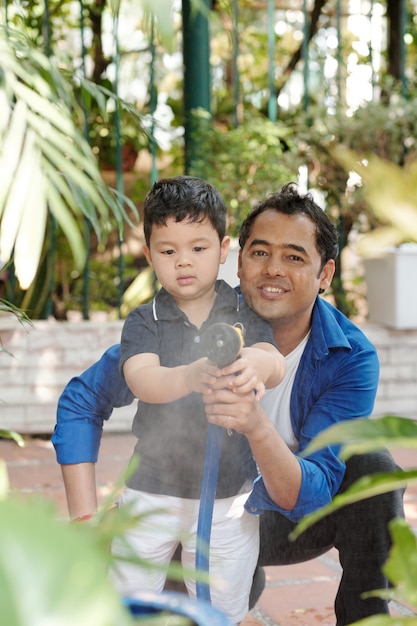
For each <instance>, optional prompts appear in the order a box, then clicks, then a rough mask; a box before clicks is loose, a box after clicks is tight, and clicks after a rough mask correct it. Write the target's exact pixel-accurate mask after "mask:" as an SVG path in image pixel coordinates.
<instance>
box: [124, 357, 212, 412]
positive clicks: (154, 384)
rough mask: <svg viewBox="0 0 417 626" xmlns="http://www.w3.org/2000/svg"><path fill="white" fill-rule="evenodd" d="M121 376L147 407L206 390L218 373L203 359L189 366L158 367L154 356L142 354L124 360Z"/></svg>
mask: <svg viewBox="0 0 417 626" xmlns="http://www.w3.org/2000/svg"><path fill="white" fill-rule="evenodd" d="M123 374H124V377H125V380H126V382H127V384H128V386H129V387H130V389H131V391H132V392H133V393H134V395H135V396H136V397H137V398H139V400H142V402H148V403H150V404H165V403H167V402H173V401H174V400H178V399H179V398H183V397H184V396H187V395H188V394H190V393H192V392H193V391H197V392H200V393H202V392H203V391H206V390H207V389H208V388H209V387H210V386H211V385H213V384H214V382H215V381H216V379H217V377H218V375H219V374H220V370H218V368H217V367H215V366H213V364H212V363H210V361H209V360H208V359H207V358H205V357H204V358H202V359H198V360H197V361H194V362H193V363H190V364H189V365H179V366H177V367H164V366H162V365H160V362H159V356H158V355H157V354H153V353H142V354H137V355H135V356H132V357H130V358H129V359H127V360H126V361H125V363H124V364H123Z"/></svg>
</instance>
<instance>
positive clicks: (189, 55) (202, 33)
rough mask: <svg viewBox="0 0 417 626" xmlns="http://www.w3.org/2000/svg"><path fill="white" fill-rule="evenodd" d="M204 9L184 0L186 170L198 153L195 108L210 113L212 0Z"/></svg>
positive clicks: (207, 1)
mask: <svg viewBox="0 0 417 626" xmlns="http://www.w3.org/2000/svg"><path fill="white" fill-rule="evenodd" d="M201 3H202V4H203V5H204V9H203V10H199V9H198V8H197V7H195V6H194V7H191V0H182V32H183V58H184V132H185V137H184V140H185V172H186V173H189V172H190V170H191V169H192V162H193V158H194V155H195V146H196V144H195V140H194V132H195V130H196V128H198V125H199V119H198V117H196V116H194V115H193V111H194V110H195V109H204V110H205V111H206V112H207V113H208V114H209V115H210V113H211V76H210V38H209V24H208V15H209V10H210V6H211V2H210V1H209V0H201Z"/></svg>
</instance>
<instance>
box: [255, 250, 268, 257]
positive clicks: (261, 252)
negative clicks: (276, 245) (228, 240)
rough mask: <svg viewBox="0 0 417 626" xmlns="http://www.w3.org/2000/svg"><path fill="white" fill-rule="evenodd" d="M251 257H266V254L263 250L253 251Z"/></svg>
mask: <svg viewBox="0 0 417 626" xmlns="http://www.w3.org/2000/svg"><path fill="white" fill-rule="evenodd" d="M253 256H267V253H266V252H265V250H254V251H253Z"/></svg>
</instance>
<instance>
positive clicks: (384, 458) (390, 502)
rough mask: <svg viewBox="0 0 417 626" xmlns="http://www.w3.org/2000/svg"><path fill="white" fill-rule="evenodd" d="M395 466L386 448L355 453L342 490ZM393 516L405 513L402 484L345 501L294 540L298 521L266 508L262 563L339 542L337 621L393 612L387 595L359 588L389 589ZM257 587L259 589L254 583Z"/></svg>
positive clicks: (307, 555) (292, 559)
mask: <svg viewBox="0 0 417 626" xmlns="http://www.w3.org/2000/svg"><path fill="white" fill-rule="evenodd" d="M396 469H398V468H397V465H396V464H395V462H394V460H393V458H392V456H391V454H390V453H389V452H388V451H387V450H383V451H381V452H375V453H372V454H364V455H358V456H354V457H352V458H351V459H349V460H348V461H347V464H346V474H345V478H344V480H343V483H342V486H341V488H340V491H339V493H342V492H343V491H345V490H346V489H347V488H348V487H349V486H350V485H351V484H352V483H354V482H355V481H356V480H357V479H358V478H360V477H361V476H364V475H366V474H374V473H377V472H390V471H395V470H396ZM395 517H404V509H403V490H398V491H393V492H389V493H386V494H382V495H379V496H374V497H372V498H368V499H367V500H364V501H362V502H358V503H355V504H352V505H348V506H346V507H343V508H342V509H340V510H339V511H336V512H335V513H333V514H332V515H329V516H328V517H326V518H324V519H322V520H320V521H318V522H316V524H314V525H313V526H311V527H310V528H309V529H307V530H306V531H305V532H304V533H303V534H302V535H300V537H299V538H298V539H297V540H296V541H289V540H288V535H289V533H290V532H291V531H292V530H293V528H294V524H293V523H291V522H289V521H288V520H287V519H286V518H285V517H284V516H283V515H281V514H280V513H277V512H274V511H266V512H265V513H263V514H262V515H261V518H260V519H261V550H260V557H259V565H289V564H292V563H300V562H302V561H308V560H309V559H313V558H315V557H317V556H320V555H321V554H323V553H325V552H327V551H328V550H329V549H330V548H332V547H335V548H337V550H338V551H339V560H340V564H341V566H342V570H343V573H342V578H341V581H340V585H339V589H338V592H337V595H336V600H335V612H336V618H337V626H345V625H346V624H352V623H353V622H355V621H357V620H359V619H362V618H365V617H369V616H371V615H375V614H377V613H383V614H389V610H388V603H387V601H386V600H382V599H379V598H369V599H366V600H365V599H362V598H361V594H362V593H363V592H364V591H370V590H373V589H385V588H386V587H387V585H388V582H387V579H386V578H385V576H384V575H383V573H382V571H381V568H382V565H383V564H384V563H385V561H386V559H387V557H388V553H389V550H390V546H391V538H390V535H389V531H388V523H389V521H390V520H391V519H393V518H395ZM255 578H256V577H255ZM254 582H255V581H254ZM253 592H254V593H255V595H256V591H255V589H253ZM252 600H253V598H252ZM251 605H252V606H253V602H251Z"/></svg>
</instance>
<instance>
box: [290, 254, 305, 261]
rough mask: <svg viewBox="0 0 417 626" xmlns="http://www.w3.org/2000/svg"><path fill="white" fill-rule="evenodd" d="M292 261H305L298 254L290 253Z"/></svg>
mask: <svg viewBox="0 0 417 626" xmlns="http://www.w3.org/2000/svg"><path fill="white" fill-rule="evenodd" d="M290 261H296V262H300V261H301V262H302V261H304V259H303V258H302V257H300V256H297V255H296V254H291V255H290Z"/></svg>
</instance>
